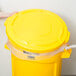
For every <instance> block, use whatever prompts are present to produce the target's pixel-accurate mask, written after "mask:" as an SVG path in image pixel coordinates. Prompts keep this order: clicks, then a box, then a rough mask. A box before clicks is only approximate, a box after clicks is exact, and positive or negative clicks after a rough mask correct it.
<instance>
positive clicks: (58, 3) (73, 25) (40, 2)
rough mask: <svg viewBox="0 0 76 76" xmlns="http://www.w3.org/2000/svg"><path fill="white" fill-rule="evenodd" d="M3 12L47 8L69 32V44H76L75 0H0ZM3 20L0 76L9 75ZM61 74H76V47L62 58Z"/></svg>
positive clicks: (0, 23)
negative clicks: (69, 54) (61, 21)
mask: <svg viewBox="0 0 76 76" xmlns="http://www.w3.org/2000/svg"><path fill="white" fill-rule="evenodd" d="M0 7H1V8H2V10H3V11H5V12H12V11H21V10H25V9H30V8H40V9H48V10H50V11H53V12H55V13H57V14H58V15H60V16H61V17H62V18H63V19H64V21H65V22H66V24H67V26H68V29H69V31H70V32H71V38H70V42H69V43H70V44H76V0H0ZM3 23H4V20H0V76H11V55H10V52H9V51H8V50H6V49H4V44H5V42H6V40H7V37H6V34H5V27H4V24H3ZM62 74H64V75H76V49H73V52H72V55H71V58H70V59H64V60H63V65H62Z"/></svg>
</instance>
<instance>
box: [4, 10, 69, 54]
mask: <svg viewBox="0 0 76 76" xmlns="http://www.w3.org/2000/svg"><path fill="white" fill-rule="evenodd" d="M5 25H6V32H7V36H8V38H9V40H10V42H11V43H12V44H13V45H14V46H16V47H19V48H21V49H24V50H27V51H29V52H34V53H45V52H50V51H53V50H55V49H57V48H58V47H60V46H61V45H62V44H64V43H66V42H67V41H68V40H69V32H68V30H67V27H66V24H65V23H64V21H63V20H62V19H61V18H60V17H59V16H58V15H56V14H54V13H53V12H50V11H47V10H42V9H31V10H25V11H21V12H19V13H17V14H14V15H13V16H11V17H9V18H8V19H7V20H6V22H5Z"/></svg>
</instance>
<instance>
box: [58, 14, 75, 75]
mask: <svg viewBox="0 0 76 76" xmlns="http://www.w3.org/2000/svg"><path fill="white" fill-rule="evenodd" d="M59 16H60V17H61V18H62V19H63V20H64V21H65V23H66V25H67V27H68V30H69V31H70V34H71V35H70V40H69V44H70V45H72V44H76V23H75V22H74V21H73V20H71V19H70V18H67V17H65V16H62V15H60V14H59ZM72 51H73V52H72V54H71V57H70V58H69V59H63V64H62V74H65V75H66V74H68V75H70V74H71V75H74V73H75V70H76V67H75V64H76V49H72Z"/></svg>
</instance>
